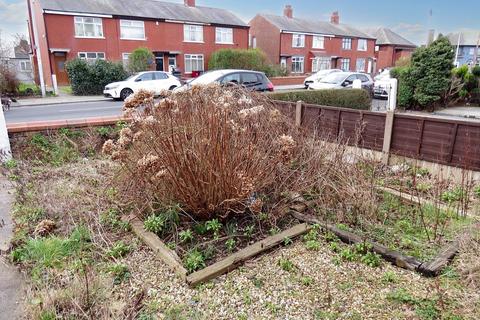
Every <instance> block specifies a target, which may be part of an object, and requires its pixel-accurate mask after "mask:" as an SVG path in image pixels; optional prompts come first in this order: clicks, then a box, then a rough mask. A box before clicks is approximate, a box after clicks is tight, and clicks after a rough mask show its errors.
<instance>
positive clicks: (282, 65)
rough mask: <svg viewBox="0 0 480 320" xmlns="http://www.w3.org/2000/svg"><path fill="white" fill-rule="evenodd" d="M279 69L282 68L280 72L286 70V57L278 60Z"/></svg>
mask: <svg viewBox="0 0 480 320" xmlns="http://www.w3.org/2000/svg"><path fill="white" fill-rule="evenodd" d="M280 67H281V68H282V70H287V58H286V57H282V58H281V59H280Z"/></svg>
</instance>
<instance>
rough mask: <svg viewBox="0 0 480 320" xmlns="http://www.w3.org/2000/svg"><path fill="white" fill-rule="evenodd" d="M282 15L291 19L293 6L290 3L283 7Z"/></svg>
mask: <svg viewBox="0 0 480 320" xmlns="http://www.w3.org/2000/svg"><path fill="white" fill-rule="evenodd" d="M283 15H284V16H285V17H287V18H290V19H292V18H293V8H292V6H291V5H289V4H287V5H286V6H285V9H283Z"/></svg>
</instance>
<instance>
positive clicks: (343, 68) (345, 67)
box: [340, 59, 350, 71]
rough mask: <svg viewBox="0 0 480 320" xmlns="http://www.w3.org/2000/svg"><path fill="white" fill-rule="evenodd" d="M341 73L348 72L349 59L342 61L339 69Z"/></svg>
mask: <svg viewBox="0 0 480 320" xmlns="http://www.w3.org/2000/svg"><path fill="white" fill-rule="evenodd" d="M340 69H342V70H343V71H350V59H342V65H341V68H340Z"/></svg>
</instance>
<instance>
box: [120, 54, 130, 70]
mask: <svg viewBox="0 0 480 320" xmlns="http://www.w3.org/2000/svg"><path fill="white" fill-rule="evenodd" d="M129 58H130V53H122V63H123V66H124V67H128V62H129Z"/></svg>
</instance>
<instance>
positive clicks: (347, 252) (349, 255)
mask: <svg viewBox="0 0 480 320" xmlns="http://www.w3.org/2000/svg"><path fill="white" fill-rule="evenodd" d="M340 258H342V259H343V260H345V261H355V260H356V259H357V255H356V254H355V252H354V251H353V250H352V249H350V248H345V249H343V250H342V251H340Z"/></svg>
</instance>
